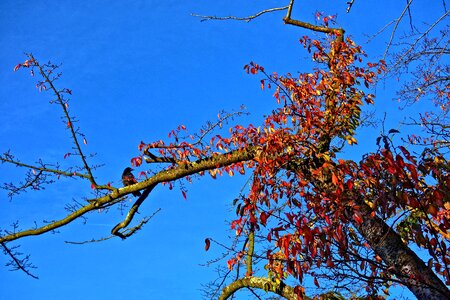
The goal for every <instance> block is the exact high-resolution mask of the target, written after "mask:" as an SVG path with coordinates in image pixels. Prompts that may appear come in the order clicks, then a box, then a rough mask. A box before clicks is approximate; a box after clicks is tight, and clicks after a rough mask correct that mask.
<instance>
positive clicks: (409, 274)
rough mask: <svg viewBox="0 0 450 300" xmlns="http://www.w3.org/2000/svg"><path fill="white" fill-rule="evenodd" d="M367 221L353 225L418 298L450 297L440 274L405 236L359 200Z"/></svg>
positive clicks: (429, 299)
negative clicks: (410, 245)
mask: <svg viewBox="0 0 450 300" xmlns="http://www.w3.org/2000/svg"><path fill="white" fill-rule="evenodd" d="M358 205H359V206H360V211H361V214H362V216H363V220H364V222H363V223H362V224H358V223H357V222H355V221H353V222H352V223H353V225H354V226H355V227H356V228H357V229H358V231H359V233H360V234H361V235H362V236H363V237H364V238H365V239H366V241H367V242H368V243H369V245H370V246H371V247H372V249H373V250H374V251H375V253H376V254H377V255H378V256H380V257H381V258H382V259H383V261H384V262H385V263H386V264H387V265H388V266H390V267H392V270H393V272H394V273H395V275H396V276H397V277H398V279H399V280H401V281H402V282H403V283H404V284H405V285H406V286H407V287H408V288H409V290H410V291H411V292H412V293H413V294H414V295H415V296H416V297H417V298H418V299H426V300H443V299H450V290H449V289H448V288H447V287H446V286H445V284H444V283H443V282H442V281H441V280H440V279H439V278H438V276H437V275H436V274H435V273H434V272H433V271H432V270H431V269H430V268H429V267H428V266H427V265H426V264H425V263H424V262H423V260H422V259H420V258H419V256H417V254H416V253H415V252H413V251H412V250H411V249H410V248H409V247H408V246H407V245H406V244H405V243H404V242H403V241H402V239H401V237H400V236H399V234H398V233H397V232H395V231H394V229H393V228H391V227H390V226H388V225H387V224H386V223H385V222H384V221H383V220H382V219H381V218H379V217H378V216H376V215H375V216H372V215H371V213H372V210H371V209H370V207H369V206H368V205H367V204H365V203H364V202H363V201H360V203H358Z"/></svg>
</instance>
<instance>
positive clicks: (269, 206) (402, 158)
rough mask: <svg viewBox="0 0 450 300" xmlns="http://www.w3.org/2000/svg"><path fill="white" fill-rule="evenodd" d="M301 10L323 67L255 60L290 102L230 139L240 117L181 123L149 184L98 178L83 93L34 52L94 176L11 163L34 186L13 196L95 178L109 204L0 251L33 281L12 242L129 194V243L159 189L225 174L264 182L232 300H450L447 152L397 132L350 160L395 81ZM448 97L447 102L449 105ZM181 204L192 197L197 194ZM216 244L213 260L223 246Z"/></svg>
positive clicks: (244, 198) (6, 239) (249, 212)
mask: <svg viewBox="0 0 450 300" xmlns="http://www.w3.org/2000/svg"><path fill="white" fill-rule="evenodd" d="M351 3H353V2H351ZM293 5H294V1H291V2H290V3H289V5H288V6H287V7H285V9H287V15H286V17H285V18H284V21H285V23H287V24H290V25H294V26H297V27H301V28H304V29H307V30H310V31H314V32H318V33H321V34H323V35H322V36H321V37H320V38H319V39H311V38H309V37H307V36H304V37H302V38H301V39H300V42H301V44H302V45H303V46H304V47H305V49H306V50H307V51H308V52H309V53H311V55H312V59H313V60H314V61H315V62H316V63H317V68H316V69H314V70H311V71H307V72H304V73H301V74H300V75H298V76H292V75H290V74H287V75H284V76H282V75H278V74H269V73H268V72H266V71H265V69H264V68H263V67H262V66H260V65H258V64H257V63H253V62H252V63H249V64H248V65H246V66H245V70H246V71H247V72H248V73H250V74H254V75H256V74H259V75H262V76H263V79H262V80H261V87H262V88H263V89H266V88H267V89H273V90H274V98H275V100H276V102H277V104H278V106H277V107H276V108H275V109H274V110H273V111H272V113H271V114H269V115H268V116H267V118H266V119H264V120H263V122H262V124H261V125H260V126H253V125H249V126H246V127H244V126H242V125H237V126H235V127H232V128H231V129H230V133H229V135H228V136H227V137H222V136H220V135H218V134H216V131H215V130H217V128H221V127H222V126H223V125H224V124H225V123H226V122H227V121H228V120H229V119H231V118H232V117H233V116H235V115H236V114H237V115H239V114H240V112H238V113H223V114H220V115H219V116H218V121H217V122H216V123H209V124H207V126H205V127H204V128H203V129H202V130H200V131H199V132H198V133H197V134H192V135H189V134H188V133H187V129H186V128H185V127H184V126H182V125H180V126H179V127H178V128H177V129H175V130H173V131H172V132H171V133H170V134H169V139H170V141H163V140H160V141H156V142H152V143H144V142H143V143H141V144H140V146H139V150H140V151H141V155H139V156H138V157H135V158H133V159H132V164H133V165H135V166H139V165H141V164H142V163H143V162H146V163H148V164H152V165H153V164H158V165H162V166H163V167H162V169H161V171H159V172H155V173H154V174H153V175H152V176H150V177H149V178H148V179H146V180H143V181H141V182H139V183H137V184H135V185H131V186H127V187H124V188H119V187H114V186H111V185H110V184H108V183H106V184H100V183H98V182H97V181H96V179H95V176H94V175H93V168H92V167H91V166H90V165H89V163H88V157H87V155H85V154H84V152H83V150H82V147H81V144H82V143H87V141H86V139H85V137H84V135H83V134H82V133H81V132H80V130H79V129H78V128H77V127H75V125H74V119H73V117H71V114H70V113H69V110H68V107H69V106H68V100H67V98H66V96H67V95H70V94H71V91H70V90H68V89H60V88H58V87H56V86H55V84H56V83H55V81H56V80H57V79H58V78H59V76H60V75H59V74H58V73H57V69H58V66H56V65H53V64H50V63H49V64H41V63H40V62H39V61H38V60H36V58H35V57H34V56H32V55H29V56H28V58H27V60H26V61H25V62H24V63H22V64H19V65H17V66H16V70H18V69H21V68H28V69H31V71H32V72H36V73H38V74H39V75H40V76H41V77H42V80H41V81H40V82H39V83H38V87H39V88H40V89H41V90H50V91H52V93H53V94H54V96H55V100H53V101H52V103H54V104H57V105H59V106H60V107H61V109H62V111H63V113H64V118H65V120H66V126H67V128H68V129H69V131H70V132H71V136H72V139H73V143H74V149H75V151H74V152H73V153H67V156H70V155H77V156H78V157H79V158H80V161H81V166H80V167H78V168H76V167H73V168H69V169H62V168H60V167H59V166H51V165H48V164H46V163H44V162H39V164H38V165H30V164H25V163H22V162H21V161H19V160H18V159H16V158H15V157H14V156H13V155H12V154H11V153H9V152H6V153H4V154H3V155H2V156H1V160H2V162H4V163H8V164H13V165H16V166H20V167H24V168H27V169H29V172H28V174H27V178H26V179H25V181H24V183H23V184H21V185H19V186H17V185H7V186H6V188H8V189H9V190H10V191H11V194H12V195H13V194H16V193H18V192H21V191H22V190H25V189H30V188H40V187H42V186H43V185H45V184H47V183H50V182H51V181H52V178H51V177H50V176H53V178H54V177H59V176H63V177H77V178H80V179H85V180H88V181H89V182H90V183H91V186H92V189H93V190H94V191H95V192H96V193H97V194H96V197H95V198H92V199H89V200H88V201H87V202H86V203H83V204H80V206H79V207H72V208H71V209H72V211H71V213H70V214H69V215H67V216H66V217H65V218H62V219H61V220H59V221H53V222H50V223H49V224H46V225H44V226H41V227H37V228H34V229H29V230H23V231H22V230H14V231H6V230H5V234H3V235H2V237H1V238H0V243H1V245H2V246H3V248H4V251H5V253H6V254H7V255H9V256H10V257H11V258H12V264H15V265H16V266H17V268H19V269H22V270H24V271H25V272H28V269H27V263H28V262H27V260H26V259H25V260H21V259H20V258H18V256H17V255H16V254H15V253H14V249H13V247H11V246H10V243H11V242H13V241H15V240H18V239H20V238H23V237H26V236H30V235H38V234H42V233H46V232H50V231H52V230H55V229H57V228H59V227H62V226H65V225H66V224H68V223H70V222H72V221H74V220H76V219H78V218H80V217H82V216H84V215H85V214H87V213H89V212H92V211H96V210H98V209H104V208H108V207H110V206H112V205H119V204H120V203H122V201H123V197H124V196H126V195H128V194H130V193H133V192H136V191H139V190H143V193H142V195H141V196H140V197H139V198H138V199H137V200H136V202H135V203H134V204H133V206H132V207H131V208H130V209H129V210H128V214H127V215H126V217H125V219H124V220H123V221H122V222H120V223H119V224H117V225H116V226H115V227H114V228H113V229H112V234H113V235H115V236H118V237H120V238H122V239H126V238H127V237H129V236H131V235H132V234H134V233H135V232H136V231H137V230H139V229H140V228H141V227H142V225H144V224H145V223H146V222H147V221H148V218H146V219H144V220H142V222H141V223H139V224H138V225H136V226H134V227H129V226H130V224H131V221H132V220H133V219H134V217H135V215H136V212H137V211H138V208H139V207H140V205H141V204H142V203H143V201H145V199H146V198H147V197H148V196H149V195H150V194H151V192H152V190H153V189H154V187H155V186H156V185H157V184H167V185H169V187H171V186H172V183H173V182H175V181H180V180H184V179H186V180H188V181H189V180H191V178H192V176H203V175H205V174H208V173H209V174H210V175H211V176H212V177H213V178H216V177H217V175H222V173H228V174H229V175H230V176H233V175H234V173H246V172H247V173H248V172H251V181H250V183H249V186H248V189H247V192H246V193H243V194H242V195H240V197H239V198H237V199H236V200H235V201H234V205H235V206H236V214H237V219H236V220H234V221H233V222H232V224H231V227H232V228H233V229H234V230H236V235H237V238H236V239H237V240H236V241H237V243H236V244H235V245H234V246H233V247H232V250H233V252H234V255H233V256H232V257H231V258H230V259H229V261H228V268H229V270H230V271H231V270H235V269H238V268H239V267H240V266H241V265H245V268H246V272H245V275H243V276H241V277H238V278H236V279H235V280H233V281H232V282H231V283H230V284H228V285H227V286H226V287H225V288H224V289H223V290H222V294H221V296H220V297H221V299H226V298H228V297H230V296H231V295H233V294H234V293H235V292H236V291H237V290H239V289H240V288H244V287H246V288H252V289H260V290H264V291H271V292H274V293H277V294H279V295H281V296H283V297H285V298H288V299H296V298H302V297H304V294H305V291H304V289H303V288H302V282H303V280H306V278H308V277H309V278H312V280H313V281H314V283H315V284H316V285H317V286H318V287H319V286H321V285H325V286H329V283H330V282H333V281H336V280H340V281H341V282H345V283H351V284H356V283H361V282H363V283H364V285H365V286H366V288H367V292H368V295H370V296H373V297H376V296H377V294H378V292H379V289H380V287H381V286H384V287H385V288H386V289H388V288H389V286H390V285H391V284H392V283H393V282H398V283H401V284H403V285H405V286H407V287H408V288H409V289H410V290H411V291H412V292H413V293H414V294H415V295H416V296H417V297H418V298H420V299H423V298H425V297H426V298H430V299H442V298H444V297H446V296H447V297H449V290H448V288H447V287H446V286H445V285H444V284H443V283H442V281H441V279H444V280H445V281H446V284H448V281H449V271H448V270H449V267H448V264H449V252H448V246H449V240H448V234H447V231H448V227H449V222H448V219H449V214H448V205H449V204H448V202H449V199H448V196H447V195H448V182H449V180H448V168H447V167H446V165H447V160H446V157H445V153H442V151H441V150H440V148H439V147H436V144H432V146H433V148H427V149H425V150H423V151H422V152H421V153H419V154H418V155H417V154H413V153H412V152H411V150H408V149H407V148H406V147H404V146H396V145H395V144H394V143H393V141H392V139H391V137H392V135H394V134H395V133H397V132H396V130H390V131H388V133H385V134H382V135H381V136H380V137H379V139H378V140H377V143H378V145H379V146H380V147H379V150H378V151H377V152H375V153H368V154H367V155H366V156H365V157H364V158H363V159H362V160H361V161H359V162H356V161H352V160H346V159H343V158H342V156H341V152H342V149H343V148H344V145H345V144H346V143H347V144H350V145H352V144H355V143H356V142H357V140H356V138H355V130H356V129H357V128H358V126H360V123H361V121H362V117H361V110H362V106H363V104H364V103H366V104H372V103H373V101H374V100H373V99H374V96H373V95H372V94H370V93H368V92H367V90H369V89H370V87H371V86H372V85H373V83H374V82H375V80H376V77H377V76H378V75H381V74H383V72H384V71H385V70H386V64H385V63H384V61H380V62H371V63H370V62H369V63H367V62H363V59H364V56H365V54H364V52H363V51H362V49H361V47H360V46H358V45H356V44H355V43H354V42H353V41H352V40H351V39H350V38H348V37H346V36H345V33H344V30H343V29H340V28H333V27H330V26H329V23H331V22H332V21H333V17H332V16H325V15H322V14H318V15H317V17H318V18H319V19H320V20H321V22H322V23H321V24H320V25H314V24H311V23H307V22H303V21H299V20H294V19H292V18H291V14H292V8H293ZM440 82H445V81H440ZM363 85H364V86H365V87H362V86H363ZM443 99H444V100H446V101H448V94H447V98H446V99H445V94H444V97H443ZM441 125H443V126H445V123H441ZM182 193H183V196H184V197H186V194H185V190H184V189H182ZM239 242H240V243H239ZM205 243H206V245H205V248H206V250H208V248H209V247H210V244H211V240H210V239H206V240H205ZM413 244H415V247H422V248H425V249H427V250H428V252H429V257H430V260H429V263H428V265H426V264H425V263H424V262H423V261H422V260H421V259H420V258H419V256H418V255H417V254H416V253H415V252H414V251H413V250H412V248H411V247H410V245H413ZM238 245H240V250H239V251H238V250H236V249H238ZM261 259H264V260H265V263H262V262H261ZM261 264H264V267H265V268H266V269H267V273H266V276H256V271H255V270H254V267H255V265H261ZM433 269H434V272H433ZM30 274H31V273H30ZM289 278H293V279H294V284H293V285H292V286H291V285H289V284H287V283H286V280H289ZM386 293H387V291H386Z"/></svg>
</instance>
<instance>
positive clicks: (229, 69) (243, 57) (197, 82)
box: [0, 0, 435, 300]
mask: <svg viewBox="0 0 450 300" xmlns="http://www.w3.org/2000/svg"><path fill="white" fill-rule="evenodd" d="M279 2H280V1H206V0H203V1H127V3H126V2H125V1H20V0H3V1H1V2H0V44H1V45H2V47H1V49H0V86H1V87H2V88H1V89H0V111H1V112H2V113H1V115H0V141H1V142H0V151H2V152H3V151H5V150H8V149H11V151H12V153H14V154H15V155H17V157H19V158H20V159H21V160H22V161H24V162H30V163H31V162H34V161H36V160H37V159H39V158H43V159H44V160H46V161H50V162H57V161H62V162H63V163H70V162H71V161H70V160H67V161H64V160H63V155H64V153H66V152H68V151H70V147H71V144H70V140H69V135H68V132H67V131H66V130H65V129H64V125H63V124H62V123H61V120H60V116H61V112H60V111H59V109H58V107H57V106H54V105H49V104H48V102H49V100H50V99H51V98H50V94H48V93H39V92H38V91H37V90H36V89H35V88H34V85H35V80H36V79H35V78H31V77H30V76H28V74H27V72H26V71H20V72H15V73H14V72H13V67H14V66H15V65H16V64H17V63H19V62H22V61H23V60H24V59H25V56H24V55H23V53H24V52H30V53H33V54H34V55H35V57H36V58H37V59H38V60H41V61H47V60H52V62H54V63H62V67H61V70H62V71H63V77H62V79H61V80H59V82H58V86H59V87H67V88H70V89H72V90H73V96H72V100H71V103H70V105H71V106H70V108H71V112H72V113H73V114H74V115H75V116H76V117H77V118H78V119H79V123H78V125H79V126H80V127H81V129H82V131H83V133H84V134H85V135H86V137H87V141H88V145H87V146H84V147H85V148H84V150H85V151H86V152H87V153H97V155H96V157H95V158H94V160H93V162H94V163H98V164H104V166H103V167H102V168H100V169H99V170H97V171H96V173H95V175H96V176H97V178H98V179H99V181H100V182H103V183H106V182H109V181H112V182H114V183H119V181H120V175H121V172H122V170H123V168H124V167H126V166H128V165H129V164H130V158H131V157H133V156H136V155H137V154H138V152H137V146H138V144H139V142H140V141H141V140H143V141H146V142H151V141H154V140H158V139H160V138H165V137H166V136H167V133H168V132H169V131H170V130H172V129H174V128H175V127H176V126H178V125H179V124H185V125H186V126H187V127H188V129H191V130H193V131H195V130H196V129H198V128H200V127H201V126H202V125H203V124H204V123H205V122H206V121H208V120H214V118H215V117H216V115H217V113H218V112H219V111H220V110H222V109H225V110H233V109H238V108H239V106H240V105H245V106H246V107H247V109H248V111H249V112H251V116H250V117H248V118H245V119H243V120H242V123H244V124H245V123H255V124H258V122H260V121H261V120H262V118H261V116H262V115H263V114H265V113H269V112H270V110H271V109H272V108H273V107H274V106H273V101H272V98H271V96H270V94H271V93H270V92H262V91H261V90H260V88H259V79H258V78H257V77H254V76H249V75H246V74H245V72H244V71H243V66H244V65H245V64H247V63H248V62H250V61H255V62H258V63H259V64H261V65H263V66H264V67H265V68H266V70H269V71H277V72H279V73H284V72H292V73H293V74H295V72H297V71H304V70H305V69H307V68H310V67H311V65H310V63H309V61H308V57H307V54H306V53H305V52H303V51H302V48H301V47H300V46H299V45H298V42H297V41H298V38H299V37H301V36H303V35H305V34H309V33H307V32H305V31H304V30H300V29H298V28H294V27H289V26H285V25H283V23H282V17H283V15H284V12H279V13H274V14H271V15H266V16H263V17H261V18H259V19H257V20H254V21H252V22H250V23H245V22H233V21H229V22H213V21H208V22H200V20H199V19H198V18H194V17H192V16H190V14H191V13H200V14H211V15H230V14H234V15H239V16H244V15H248V14H252V13H255V12H257V11H259V10H261V9H264V8H270V7H275V6H281V5H284V4H283V3H282V4H280V3H279ZM285 2H286V3H287V2H288V1H285ZM313 2H315V1H307V2H306V3H304V4H300V5H301V9H299V8H297V9H296V10H295V11H294V17H296V16H299V17H300V18H305V19H306V20H310V21H312V15H313V13H314V12H315V11H316V10H319V11H322V10H323V11H326V12H327V13H330V14H334V13H338V15H339V17H338V21H339V22H340V24H341V25H342V26H343V27H345V28H346V30H347V33H348V34H350V35H352V36H354V38H355V39H356V41H357V42H359V43H362V44H363V46H364V48H365V49H366V51H367V52H368V53H369V54H370V55H371V56H370V57H371V58H372V59H373V60H375V59H376V58H379V57H380V56H379V55H380V54H382V52H383V50H384V41H385V40H386V38H387V36H388V35H387V33H386V34H383V35H381V36H380V37H379V38H377V39H375V40H374V41H372V42H371V43H370V44H368V45H366V44H365V42H366V41H367V40H368V36H370V35H372V34H374V33H376V32H377V31H378V30H379V29H380V28H381V27H382V26H384V25H385V24H386V23H388V22H389V21H390V20H392V19H394V18H395V17H397V16H398V15H399V14H400V12H401V9H402V5H403V2H402V3H397V2H398V1H387V2H386V3H383V4H379V1H358V0H357V1H355V5H354V7H353V8H352V12H351V14H348V15H346V14H345V8H346V6H345V1H323V3H322V7H316V6H315V5H317V4H315V3H313ZM336 2H341V3H339V4H336ZM434 10H435V8H433V7H432V5H429V4H428V5H422V6H421V4H420V3H418V4H417V6H415V7H414V10H413V12H414V14H413V17H417V19H420V18H421V17H422V16H429V15H430V14H432V13H434ZM404 25H405V26H406V25H407V24H404ZM405 28H407V26H406V27H403V24H402V27H401V29H402V30H405ZM377 96H378V98H377V99H378V100H377V101H378V104H377V105H378V106H377V107H376V109H377V113H378V115H379V116H381V115H382V114H383V113H384V112H385V111H386V112H388V125H389V126H392V127H397V125H398V122H399V121H400V120H402V118H404V117H405V114H406V115H407V114H408V112H403V113H402V114H398V113H396V109H397V107H398V104H396V103H395V102H393V101H392V99H393V98H394V94H393V92H392V85H391V83H389V82H386V83H385V84H384V85H382V86H380V87H379V88H378V90H377ZM389 126H388V127H389ZM378 131H379V130H378ZM378 131H372V132H368V131H362V133H360V136H358V138H359V139H360V140H363V139H364V138H365V137H369V141H370V143H372V145H368V146H363V145H361V146H359V147H358V148H355V149H352V150H351V151H349V152H348V155H354V156H356V157H358V156H359V155H360V154H361V153H364V151H368V150H373V149H375V145H374V140H375V137H376V134H377V133H378ZM360 144H361V143H360ZM70 159H73V158H70ZM20 174H21V172H20V170H19V169H17V168H14V169H9V168H6V167H5V166H0V179H1V181H2V182H4V181H10V180H12V179H13V178H14V176H16V177H15V178H18V177H17V176H20ZM245 180H246V178H244V177H242V178H239V177H236V178H231V179H230V178H226V177H224V178H221V179H220V180H217V181H214V180H211V179H208V178H203V179H202V180H200V181H194V184H192V185H190V186H188V199H187V200H184V199H183V198H182V196H181V193H179V192H178V191H172V192H170V191H168V189H166V188H164V187H158V188H157V189H156V190H155V191H154V192H153V193H152V195H151V196H150V197H149V198H148V199H147V200H146V202H145V204H144V205H143V206H142V207H141V214H142V215H151V214H152V213H153V212H154V211H155V210H156V209H158V208H161V209H162V210H161V211H160V212H159V213H158V214H157V215H156V216H155V217H154V218H153V219H152V220H151V221H150V222H149V223H148V224H147V225H146V227H145V228H144V230H143V231H141V232H139V233H138V234H137V235H135V236H133V237H132V238H130V239H128V240H126V241H120V240H118V239H113V240H109V241H106V242H103V243H93V244H88V245H83V246H75V245H67V244H65V243H64V241H66V240H69V241H82V240H86V239H91V238H100V237H103V236H107V235H109V232H110V230H111V228H112V227H113V226H114V225H115V224H116V223H117V222H119V221H120V220H121V215H120V212H119V211H117V210H116V209H112V210H110V211H109V212H108V213H104V212H103V213H96V214H92V215H91V216H90V217H89V222H88V223H87V224H86V225H83V224H82V222H81V221H76V222H74V223H72V224H70V225H69V226H67V227H65V228H62V229H61V231H60V234H46V235H44V236H39V237H30V238H25V239H23V240H21V241H20V242H19V244H20V245H21V250H22V251H23V252H25V253H29V254H31V260H32V262H33V263H34V264H35V265H36V266H38V269H37V270H35V271H34V273H35V274H37V275H38V276H39V277H40V279H39V280H33V279H31V278H29V277H27V276H25V274H23V273H21V272H9V271H7V269H6V268H4V267H2V268H0V290H1V291H2V292H1V294H2V298H3V299H18V300H21V299H61V298H64V299H66V300H69V299H98V298H101V299H103V298H104V299H112V300H114V299H123V298H125V297H126V298H128V299H137V298H138V299H167V298H171V299H198V298H199V297H200V295H201V293H200V292H199V289H200V288H201V284H205V283H207V282H208V281H210V280H213V279H215V272H214V268H207V267H203V266H200V264H204V263H205V262H206V261H208V260H210V259H213V258H215V257H216V256H217V254H218V253H220V249H215V248H214V245H213V247H212V249H211V251H209V252H205V251H204V250H203V247H204V238H205V237H214V238H216V239H217V240H220V241H223V242H226V241H227V236H228V235H230V234H231V233H230V232H229V231H228V225H227V224H226V220H230V218H232V217H233V214H234V213H233V212H232V210H231V209H230V205H231V201H232V199H233V198H234V197H235V196H236V195H237V194H238V193H239V190H240V189H241V187H242V184H243V182H244V181H245ZM89 195H90V184H89V183H87V182H79V181H74V180H67V179H65V180H61V181H60V182H58V183H57V184H55V185H54V186H50V187H48V188H47V189H46V190H44V191H39V192H36V193H26V194H22V195H20V196H19V197H17V198H14V199H13V200H12V201H10V200H9V199H8V197H7V195H6V192H5V191H3V190H0V207H1V209H0V220H1V223H0V227H2V228H4V227H5V226H7V225H9V224H11V223H12V222H14V221H16V220H17V219H20V224H21V226H23V228H28V227H31V226H33V221H37V222H38V223H41V222H42V220H53V219H57V218H61V217H62V216H64V213H65V212H64V205H65V204H66V203H69V202H70V201H71V200H72V199H78V200H79V199H81V198H82V197H85V196H89ZM6 262H7V258H6V257H5V256H0V265H3V264H4V263H6ZM168 291H169V293H170V297H168V295H167V293H168Z"/></svg>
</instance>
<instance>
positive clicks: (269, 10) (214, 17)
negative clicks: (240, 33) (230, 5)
mask: <svg viewBox="0 0 450 300" xmlns="http://www.w3.org/2000/svg"><path fill="white" fill-rule="evenodd" d="M288 7H289V6H288V5H286V6H283V7H275V8H269V9H265V10H262V11H260V12H258V13H256V14H254V15H251V16H247V17H241V18H239V17H235V16H228V17H217V16H203V15H198V14H191V16H193V17H198V18H202V19H201V20H200V21H201V22H204V21H208V20H220V21H223V20H236V21H246V22H250V21H251V20H253V19H255V18H257V17H259V16H261V15H263V14H266V13H270V12H274V11H279V10H285V9H287V8H288Z"/></svg>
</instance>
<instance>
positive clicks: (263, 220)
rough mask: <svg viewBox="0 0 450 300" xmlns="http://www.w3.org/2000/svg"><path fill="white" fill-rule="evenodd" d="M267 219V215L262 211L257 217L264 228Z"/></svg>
mask: <svg viewBox="0 0 450 300" xmlns="http://www.w3.org/2000/svg"><path fill="white" fill-rule="evenodd" d="M267 217H268V215H267V214H266V212H264V211H263V212H262V213H261V215H260V216H259V218H260V219H261V224H262V225H264V226H266V222H267Z"/></svg>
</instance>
